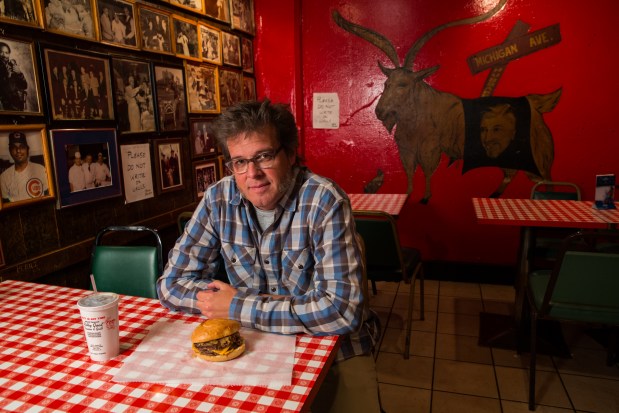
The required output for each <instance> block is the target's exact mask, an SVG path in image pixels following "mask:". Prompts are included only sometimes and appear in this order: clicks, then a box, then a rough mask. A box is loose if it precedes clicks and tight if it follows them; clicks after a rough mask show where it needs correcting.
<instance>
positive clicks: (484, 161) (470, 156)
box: [333, 0, 561, 203]
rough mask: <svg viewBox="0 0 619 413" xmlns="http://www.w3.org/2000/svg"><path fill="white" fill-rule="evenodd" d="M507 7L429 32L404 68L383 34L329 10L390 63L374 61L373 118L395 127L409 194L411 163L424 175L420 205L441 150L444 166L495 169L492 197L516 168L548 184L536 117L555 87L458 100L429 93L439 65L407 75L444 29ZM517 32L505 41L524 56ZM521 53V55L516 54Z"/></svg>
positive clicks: (544, 134)
mask: <svg viewBox="0 0 619 413" xmlns="http://www.w3.org/2000/svg"><path fill="white" fill-rule="evenodd" d="M506 2H507V0H499V1H498V2H497V4H496V5H495V6H494V7H492V9H490V10H489V11H487V12H486V13H483V14H480V15H478V16H475V17H470V18H465V19H461V20H456V21H452V22H448V23H445V24H443V25H440V26H438V27H435V28H433V29H432V30H431V31H429V32H427V33H425V34H424V35H422V36H420V37H419V38H418V40H417V41H416V42H415V43H414V44H413V46H411V48H410V49H409V50H408V52H407V53H406V57H405V59H404V63H403V64H400V58H399V56H398V53H397V52H396V49H395V47H394V46H393V44H392V43H391V42H390V41H389V40H388V39H387V38H386V37H384V36H383V35H381V34H380V33H377V32H375V31H373V30H371V29H369V28H365V27H362V26H359V25H357V24H355V23H352V22H350V21H348V20H346V19H345V18H343V17H342V16H341V15H340V14H339V12H338V11H334V12H333V20H334V21H335V23H336V24H337V25H338V26H339V27H341V28H342V29H344V30H346V31H348V32H350V33H352V34H354V35H357V36H359V37H360V38H362V39H363V40H366V41H367V42H369V43H370V44H372V45H374V46H376V47H377V48H378V49H380V50H381V51H382V52H384V53H385V55H386V56H387V57H388V58H389V60H390V61H391V62H392V63H393V65H394V68H387V67H384V66H383V65H382V64H381V63H380V62H379V67H380V70H381V71H382V72H383V74H384V75H385V76H387V81H386V82H385V87H384V90H383V92H382V95H381V97H380V99H379V100H378V103H377V105H376V109H375V114H376V117H377V118H378V119H379V120H380V121H381V122H382V124H383V125H384V126H385V128H386V129H387V130H388V131H389V133H391V131H392V130H393V129H394V127H396V125H397V128H396V130H395V133H394V140H395V142H396V144H397V147H398V151H399V153H400V159H401V161H402V164H403V167H404V170H405V172H406V176H407V178H408V186H407V193H409V194H410V193H411V192H412V191H413V176H414V174H415V171H416V170H417V166H420V167H421V169H422V171H423V173H424V176H425V192H424V195H423V198H422V199H421V202H422V203H427V202H428V201H429V199H430V197H431V196H432V191H431V185H430V180H431V177H432V175H433V173H434V172H435V171H436V170H437V168H438V166H439V163H440V160H441V156H442V154H443V153H444V154H445V155H446V156H447V157H448V158H449V159H450V163H451V162H453V161H455V160H457V159H462V160H463V172H466V171H468V170H471V169H473V168H479V167H487V166H491V167H499V168H502V169H503V174H504V178H503V180H502V182H501V183H500V184H499V186H498V187H497V188H496V189H495V191H494V192H493V193H492V194H491V196H492V197H499V196H500V195H501V194H502V193H503V191H504V190H505V188H506V186H507V185H508V184H509V183H510V182H511V180H512V178H513V177H514V176H515V174H516V173H517V172H518V171H523V172H525V174H526V175H527V176H528V177H529V179H531V180H533V181H541V180H551V175H550V170H551V167H552V163H553V161H554V150H553V140H552V134H551V133H550V130H549V129H548V127H547V126H546V125H545V123H544V119H543V113H547V112H550V111H552V110H553V109H554V107H555V106H556V104H557V103H558V101H559V98H560V96H561V89H558V90H556V91H554V92H552V93H548V94H545V95H540V94H531V95H527V96H523V97H517V98H506V97H480V98H478V99H462V98H460V97H459V96H456V95H453V94H450V93H446V92H443V91H440V90H437V89H434V88H433V87H432V86H430V85H429V84H428V83H427V82H426V81H425V79H426V78H427V77H428V76H430V75H432V74H433V73H435V72H436V71H437V70H438V69H439V66H433V67H430V68H425V69H421V70H417V71H416V70H413V66H414V63H415V57H416V55H417V53H418V52H419V51H420V50H421V48H422V47H423V45H424V44H425V43H426V42H427V41H428V40H430V39H431V38H432V37H433V36H434V35H436V33H438V32H440V31H442V30H444V29H446V28H449V27H454V26H458V25H464V24H475V23H479V22H482V21H485V20H488V19H490V18H491V17H492V16H494V15H495V14H496V13H497V12H498V11H499V10H501V9H502V8H503V6H504V5H505V3H506ZM517 29H518V30H517V31H514V33H517V34H518V36H519V37H518V36H515V37H514V38H512V39H511V40H512V41H513V42H514V44H517V45H518V46H523V45H527V44H528V45H531V48H530V49H529V50H527V52H529V53H530V52H532V51H536V50H539V49H540V48H541V47H537V45H536V44H535V42H530V41H529V40H530V39H529V38H530V36H531V34H529V33H527V30H528V27H524V29H523V27H521V26H520V27H517ZM548 33H552V35H553V40H552V42H551V43H552V44H556V43H558V42H559V41H560V39H561V36H560V32H559V26H558V25H554V26H551V27H549V28H548ZM549 45H550V44H549ZM547 46H548V45H545V46H544V47H547ZM522 48H523V49H524V47H522ZM524 54H526V52H524V53H523V54H521V55H524ZM478 60H479V61H480V62H483V61H484V59H478ZM469 64H470V62H469ZM482 66H483V65H482ZM491 67H492V66H488V65H486V66H484V67H483V68H478V69H480V70H485V69H488V68H491ZM476 70H477V69H476ZM493 76H494V75H493ZM490 77H492V76H489V78H490ZM498 77H499V78H500V74H499V76H498ZM495 81H496V80H495ZM494 86H496V83H495V84H494V85H492V87H490V86H488V85H487V87H485V88H484V91H483V93H482V96H489V95H490V94H491V93H492V90H493V88H494ZM418 102H424V106H423V107H420V106H419V104H418Z"/></svg>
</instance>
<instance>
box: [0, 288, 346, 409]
mask: <svg viewBox="0 0 619 413" xmlns="http://www.w3.org/2000/svg"><path fill="white" fill-rule="evenodd" d="M88 293H89V292H88V291H85V290H77V289H71V288H65V287H57V286H50V285H42V284H33V283H26V282H20V281H4V282H2V283H0V308H1V311H0V411H18V412H26V411H32V412H34V411H36V412H39V411H71V412H82V411H90V412H92V411H105V412H125V411H127V412H132V411H133V412H137V411H140V412H144V411H156V412H178V413H182V412H194V411H201V412H226V413H228V412H230V413H233V412H298V411H301V410H307V409H309V407H310V404H311V402H312V400H313V398H314V396H315V394H316V392H317V391H318V388H319V387H320V383H321V382H322V379H323V378H324V374H326V371H327V369H328V367H329V366H330V364H331V362H332V361H333V359H334V358H335V355H336V351H337V347H338V345H337V344H338V337H337V336H328V337H312V336H307V335H298V336H297V343H296V352H295V364H294V370H293V379H292V385H291V386H284V387H282V388H277V389H272V388H268V387H255V386H230V387H217V386H202V385H197V384H193V385H192V384H181V385H162V384H153V383H115V382H113V381H112V377H113V375H114V374H115V373H116V372H117V371H118V369H119V368H120V367H121V366H122V364H123V360H124V359H125V358H126V357H128V356H129V355H130V354H131V353H132V352H133V351H134V349H135V348H136V346H137V345H138V344H139V343H140V342H141V341H142V339H143V338H144V337H145V336H146V334H147V332H148V327H149V326H150V325H152V324H154V323H155V322H156V321H157V320H160V319H162V318H170V319H179V320H185V321H187V322H196V323H197V322H199V321H200V320H201V318H200V317H198V316H191V315H184V314H180V313H171V312H168V310H166V309H165V308H163V307H162V306H161V304H160V303H159V302H158V301H157V300H153V299H148V298H140V297H129V296H121V300H120V307H119V319H120V345H121V354H120V355H119V356H118V357H116V358H115V359H113V360H110V361H108V362H105V363H94V362H91V361H90V357H89V356H88V352H87V349H86V344H85V338H84V333H83V329H82V325H81V320H80V316H79V311H78V310H77V308H76V305H75V304H76V302H77V300H78V299H79V298H81V297H83V296H85V295H87V294H88Z"/></svg>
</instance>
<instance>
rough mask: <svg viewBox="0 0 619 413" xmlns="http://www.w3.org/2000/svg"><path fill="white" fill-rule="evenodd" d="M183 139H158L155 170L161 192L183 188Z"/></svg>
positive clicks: (155, 143) (156, 142)
mask: <svg viewBox="0 0 619 413" xmlns="http://www.w3.org/2000/svg"><path fill="white" fill-rule="evenodd" d="M182 142H183V141H182V139H180V138H174V139H156V140H155V141H154V147H155V170H156V175H157V179H156V181H157V187H158V188H159V193H165V192H169V191H175V190H177V189H182V188H183V187H184V184H183V161H182V159H181V154H182V152H181V144H182Z"/></svg>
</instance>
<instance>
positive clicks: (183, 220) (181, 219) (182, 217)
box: [176, 211, 193, 235]
mask: <svg viewBox="0 0 619 413" xmlns="http://www.w3.org/2000/svg"><path fill="white" fill-rule="evenodd" d="M192 216H193V212H190V211H185V212H181V213H180V214H178V217H177V218H176V224H177V225H178V235H182V234H183V231H184V230H185V225H187V222H189V220H190V219H191V217H192Z"/></svg>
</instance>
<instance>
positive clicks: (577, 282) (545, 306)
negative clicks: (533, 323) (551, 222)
mask: <svg viewBox="0 0 619 413" xmlns="http://www.w3.org/2000/svg"><path fill="white" fill-rule="evenodd" d="M613 245H614V246H619V232H618V231H580V232H578V233H576V234H573V235H571V236H569V237H567V238H566V239H565V241H564V242H563V245H562V250H561V254H560V258H559V260H558V261H557V264H556V265H555V267H554V269H553V270H552V273H551V276H550V280H549V282H548V287H547V289H546V294H545V296H544V301H543V303H542V306H541V308H540V313H542V314H544V313H547V312H548V311H549V310H550V308H551V307H562V308H568V309H571V310H574V312H577V311H582V312H583V315H582V316H576V317H575V318H576V319H583V320H585V321H587V317H594V318H595V314H600V313H608V312H609V311H610V312H611V313H612V312H615V313H616V316H615V317H616V318H615V320H616V322H619V252H617V250H616V249H615V250H614V251H615V252H608V251H612V250H613V249H612V248H609V247H610V246H613ZM590 321H595V320H590ZM598 321H600V320H598ZM600 322H601V321H600Z"/></svg>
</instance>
